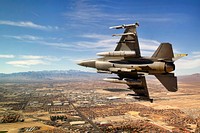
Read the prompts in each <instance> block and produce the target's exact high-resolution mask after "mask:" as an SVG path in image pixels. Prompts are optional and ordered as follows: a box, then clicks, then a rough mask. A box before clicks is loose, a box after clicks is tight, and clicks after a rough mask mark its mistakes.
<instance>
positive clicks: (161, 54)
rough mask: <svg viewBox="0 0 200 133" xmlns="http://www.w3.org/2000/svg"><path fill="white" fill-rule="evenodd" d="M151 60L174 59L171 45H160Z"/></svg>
mask: <svg viewBox="0 0 200 133" xmlns="http://www.w3.org/2000/svg"><path fill="white" fill-rule="evenodd" d="M152 58H156V59H159V60H167V61H172V58H174V53H173V49H172V45H171V44H170V43H161V44H160V46H159V47H158V49H157V50H156V51H155V53H154V54H153V55H152Z"/></svg>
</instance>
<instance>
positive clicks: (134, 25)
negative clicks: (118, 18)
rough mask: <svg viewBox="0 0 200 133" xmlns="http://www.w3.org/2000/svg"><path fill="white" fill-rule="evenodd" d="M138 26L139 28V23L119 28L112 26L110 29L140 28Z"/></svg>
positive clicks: (119, 26)
mask: <svg viewBox="0 0 200 133" xmlns="http://www.w3.org/2000/svg"><path fill="white" fill-rule="evenodd" d="M138 26H139V23H138V22H136V23H135V24H122V25H118V26H112V27H109V29H124V28H127V27H138Z"/></svg>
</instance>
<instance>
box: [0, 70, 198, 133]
mask: <svg viewBox="0 0 200 133" xmlns="http://www.w3.org/2000/svg"><path fill="white" fill-rule="evenodd" d="M104 77H108V75H107V74H106V75H100V74H96V73H91V72H82V71H75V70H70V71H40V72H23V73H14V74H0V133H4V132H5V133H6V132H8V133H17V132H18V133H23V132H34V133H48V132H55V133H84V132H90V133H95V132H96V133H99V132H100V133H101V132H102V133H104V132H106V133H116V132H117V133H122V132H123V133H126V132H127V133H130V132H150V131H151V132H163V133H199V132H200V102H199V100H200V89H199V86H200V74H193V75H187V76H178V87H179V90H178V91H177V92H168V91H167V90H166V89H165V88H164V87H163V86H162V84H161V83H160V82H159V81H157V79H156V78H155V77H151V76H150V77H148V76H147V83H148V87H149V92H150V94H151V98H153V99H154V102H153V103H151V102H149V101H145V100H142V99H137V96H133V94H134V92H133V91H131V90H128V89H127V86H126V85H123V84H114V83H108V82H104V81H103V80H102V79H103V78H104Z"/></svg>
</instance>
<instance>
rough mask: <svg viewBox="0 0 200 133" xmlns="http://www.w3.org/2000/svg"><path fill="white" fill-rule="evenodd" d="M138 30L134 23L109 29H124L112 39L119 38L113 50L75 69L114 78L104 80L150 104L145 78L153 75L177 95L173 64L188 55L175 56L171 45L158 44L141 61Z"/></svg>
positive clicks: (136, 24)
mask: <svg viewBox="0 0 200 133" xmlns="http://www.w3.org/2000/svg"><path fill="white" fill-rule="evenodd" d="M138 26H139V24H138V23H135V24H128V25H119V26H113V27H110V29H125V30H124V33H123V34H114V35H113V36H121V39H120V40H119V42H118V44H117V47H116V48H115V50H114V51H111V52H101V53H97V55H98V56H101V58H97V59H94V60H85V61H81V62H79V63H78V65H81V66H85V67H92V68H96V69H97V72H99V73H114V74H117V75H118V78H106V79H104V80H105V81H108V82H113V83H121V84H127V85H128V86H129V89H131V90H133V91H134V92H135V94H133V95H134V96H139V98H141V99H145V100H150V101H151V102H153V99H151V98H150V95H149V91H148V88H147V84H146V79H145V75H146V74H149V75H154V76H155V77H156V78H157V79H158V80H159V81H160V82H161V83H162V85H163V86H164V87H165V88H166V89H167V90H168V91H171V92H176V91H177V90H178V87H177V77H176V76H174V73H173V71H174V70H175V65H174V61H175V60H177V59H179V58H181V57H183V56H187V54H177V55H176V56H175V55H174V53H173V49H172V45H171V44H170V43H168V42H167V43H161V44H160V46H159V47H158V48H157V50H156V51H155V52H154V54H153V55H152V56H151V57H142V56H141V54H140V47H139V42H138V36H137V32H136V28H137V27H138Z"/></svg>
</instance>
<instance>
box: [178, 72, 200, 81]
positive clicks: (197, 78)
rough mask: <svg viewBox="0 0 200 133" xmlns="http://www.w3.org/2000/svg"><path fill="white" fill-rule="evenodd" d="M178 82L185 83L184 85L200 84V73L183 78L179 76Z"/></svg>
mask: <svg viewBox="0 0 200 133" xmlns="http://www.w3.org/2000/svg"><path fill="white" fill-rule="evenodd" d="M178 80H179V81H180V82H186V83H188V82H189V83H192V82H199V83H200V73H195V74H192V75H184V76H179V77H178Z"/></svg>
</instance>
